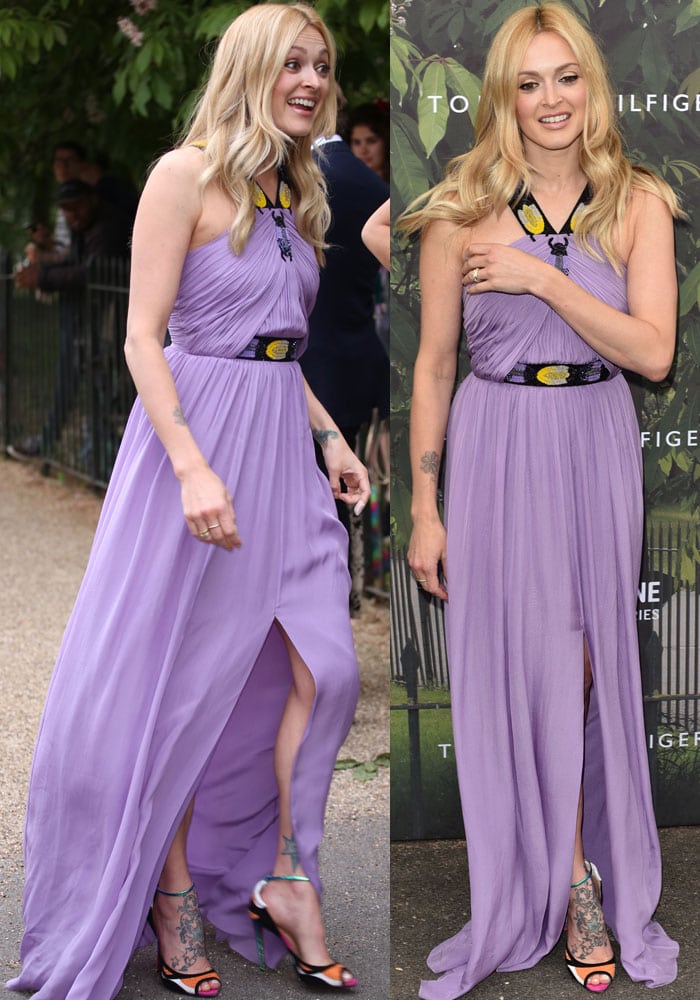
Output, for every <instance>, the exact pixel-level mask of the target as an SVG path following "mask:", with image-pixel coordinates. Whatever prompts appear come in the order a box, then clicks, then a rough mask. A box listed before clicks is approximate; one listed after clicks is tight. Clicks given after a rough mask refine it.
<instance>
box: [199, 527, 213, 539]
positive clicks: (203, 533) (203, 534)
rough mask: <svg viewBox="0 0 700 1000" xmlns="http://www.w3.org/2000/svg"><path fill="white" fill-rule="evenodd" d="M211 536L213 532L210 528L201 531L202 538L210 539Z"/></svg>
mask: <svg viewBox="0 0 700 1000" xmlns="http://www.w3.org/2000/svg"><path fill="white" fill-rule="evenodd" d="M209 535H211V531H210V530H209V528H207V529H206V531H200V533H199V537H200V538H208V537H209Z"/></svg>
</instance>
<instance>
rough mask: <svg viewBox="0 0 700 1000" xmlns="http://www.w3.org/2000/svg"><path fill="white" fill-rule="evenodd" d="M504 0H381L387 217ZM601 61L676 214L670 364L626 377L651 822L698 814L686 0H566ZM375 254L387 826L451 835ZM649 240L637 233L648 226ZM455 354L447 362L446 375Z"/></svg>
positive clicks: (464, 128)
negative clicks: (676, 294) (634, 454)
mask: <svg viewBox="0 0 700 1000" xmlns="http://www.w3.org/2000/svg"><path fill="white" fill-rule="evenodd" d="M522 6H523V3H522V2H521V0H500V2H498V3H496V2H494V0H471V2H470V3H468V4H466V3H464V2H463V0H403V2H396V3H395V2H392V4H391V8H392V34H391V83H392V139H391V142H392V146H391V161H392V212H393V214H394V216H396V215H398V214H399V213H400V212H401V211H402V210H403V209H404V208H405V207H406V205H407V204H408V203H409V202H410V201H411V200H412V199H413V198H415V197H417V196H418V195H419V194H421V193H422V192H424V191H425V190H427V189H428V188H429V187H431V186H432V185H433V184H435V183H436V182H437V181H438V180H439V179H440V178H441V177H442V176H443V172H444V167H445V164H446V163H447V161H448V160H449V159H450V158H451V157H452V156H456V155H458V154H459V153H462V152H464V151H465V150H466V149H468V148H469V147H470V145H471V143H472V140H473V122H474V118H475V115H476V109H477V106H478V101H479V92H480V85H481V84H480V74H481V72H482V71H483V62H484V56H485V53H486V51H487V49H488V46H489V43H490V40H491V38H492V37H493V35H494V33H495V32H496V31H497V29H498V28H499V26H500V25H501V24H502V22H503V21H504V19H505V18H506V17H507V16H508V15H509V14H511V13H512V12H513V11H514V10H518V9H520V8H521V7H522ZM570 6H571V7H572V8H573V9H574V10H575V11H576V12H577V13H578V14H579V16H580V17H581V18H582V19H583V20H584V21H585V22H586V23H587V24H589V26H590V28H591V29H592V31H593V33H594V34H595V35H596V37H597V38H598V40H599V42H600V44H601V47H602V49H603V51H604V53H605V55H606V58H607V60H608V62H609V66H610V75H611V79H612V81H613V86H614V89H615V93H616V101H617V109H618V113H619V119H620V125H621V129H622V132H623V136H624V140H625V145H626V149H627V152H628V155H629V156H630V157H631V159H632V160H633V161H634V162H636V163H640V164H643V165H645V166H647V167H649V168H651V169H653V170H655V171H656V172H657V173H659V174H660V175H661V176H663V177H664V178H665V179H666V180H667V181H668V182H669V183H670V184H671V185H672V186H673V187H674V188H675V189H676V191H677V192H678V194H679V196H680V198H681V201H682V203H683V205H684V207H685V209H686V211H687V212H688V214H689V222H688V223H687V224H679V225H677V226H676V253H677V261H678V279H679V286H680V305H679V328H678V329H679V333H678V349H677V354H676V360H675V363H674V366H673V369H672V372H671V374H670V376H669V378H668V380H667V381H666V382H665V383H663V384H662V385H660V386H656V385H651V384H650V383H645V382H644V381H643V380H641V379H630V384H631V386H632V392H633V396H634V400H635V405H636V408H637V412H638V415H639V421H640V428H641V432H640V433H641V447H642V450H643V455H644V470H645V491H646V515H647V516H646V545H645V552H644V564H643V567H642V576H641V580H640V586H639V600H638V625H639V637H640V650H641V663H640V669H641V671H642V676H643V682H644V691H645V714H646V723H647V747H648V752H649V759H650V764H651V772H652V782H653V789H654V800H655V806H656V814H657V819H658V822H659V824H661V825H663V824H681V823H697V822H700V797H698V795H697V787H698V783H699V782H700V663H699V658H698V644H697V634H698V612H699V599H698V594H699V589H698V582H699V577H700V570H699V564H700V545H699V543H700V530H699V529H700V447H699V442H698V424H699V410H700V397H699V394H698V372H699V366H700V337H699V336H698V334H699V333H700V310H699V294H700V263H698V246H699V245H700V236H699V235H698V232H697V224H696V217H697V208H698V201H699V198H698V192H699V190H700V183H699V181H700V172H699V170H698V155H697V153H698V148H699V143H698V131H699V130H698V120H699V118H700V114H699V112H700V68H699V66H700V13H699V12H698V6H697V2H695V0H655V2H654V3H653V4H652V3H649V2H647V0H614V2H613V0H608V2H605V0H571V3H570ZM393 239H394V242H393V246H392V253H393V259H392V269H391V278H392V302H391V353H392V439H393V440H392V465H393V471H392V494H391V503H392V522H393V523H392V528H393V534H392V616H393V620H392V664H391V669H392V834H393V836H394V837H395V838H398V839H404V838H415V837H440V836H458V835H460V834H461V832H462V827H461V818H460V811H459V806H458V798H457V784H456V776H455V769H454V758H453V754H452V734H451V723H450V711H449V680H448V673H447V664H446V659H445V651H444V637H443V634H442V614H441V609H440V608H438V607H435V606H433V605H432V604H431V602H428V601H426V600H425V598H424V597H423V596H422V595H421V594H419V593H417V592H416V588H415V585H414V583H413V581H412V578H411V576H410V574H409V573H407V572H406V567H405V558H404V553H405V546H406V544H407V541H408V535H409V532H410V520H409V516H408V503H409V490H410V469H409V462H408V410H409V405H410V391H411V388H410V387H411V379H412V367H413V361H414V358H415V354H416V350H417V345H418V315H419V294H418V284H417V253H416V251H415V247H411V246H409V247H408V248H407V247H406V246H405V245H404V244H403V243H402V242H401V241H400V240H399V239H398V237H396V236H394V238H393ZM648 239H649V240H650V241H652V240H653V239H654V234H653V233H649V234H648ZM467 371H468V358H467V356H466V354H465V353H464V351H462V352H461V354H460V377H463V376H464V374H465V373H466V372H467Z"/></svg>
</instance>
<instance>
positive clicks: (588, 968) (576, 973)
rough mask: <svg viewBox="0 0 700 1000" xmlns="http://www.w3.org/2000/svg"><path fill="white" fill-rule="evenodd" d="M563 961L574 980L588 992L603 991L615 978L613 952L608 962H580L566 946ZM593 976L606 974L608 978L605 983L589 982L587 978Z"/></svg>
mask: <svg viewBox="0 0 700 1000" xmlns="http://www.w3.org/2000/svg"><path fill="white" fill-rule="evenodd" d="M564 961H565V962H566V967H567V969H568V970H569V972H570V973H571V975H572V976H573V977H574V979H575V980H576V982H577V983H580V984H581V986H583V987H585V989H587V990H588V991H589V992H590V993H604V992H605V991H606V990H607V989H608V987H609V986H610V985H611V984H612V981H613V979H614V978H615V964H616V963H615V955H614V953H613V954H612V955H611V957H610V961H609V962H580V961H579V960H578V959H577V958H574V956H573V955H572V954H571V952H570V951H569V949H568V948H566V950H565V951H564ZM593 976H608V977H609V978H608V981H607V982H605V983H591V982H589V979H592V978H593Z"/></svg>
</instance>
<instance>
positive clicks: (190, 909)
mask: <svg viewBox="0 0 700 1000" xmlns="http://www.w3.org/2000/svg"><path fill="white" fill-rule="evenodd" d="M193 808H194V799H193V800H192V802H190V804H189V806H188V808H187V812H186V813H185V815H184V817H183V820H182V822H181V823H180V826H179V827H178V830H177V833H176V834H175V839H174V840H173V843H172V846H171V848H170V850H169V852H168V856H167V858H166V859H165V864H164V866H163V871H162V873H161V876H160V879H159V880H158V888H159V889H162V890H163V892H182V890H183V889H188V888H189V887H190V886H191V885H192V876H191V875H190V871H189V868H188V867H187V834H188V832H189V829H190V822H191V820H192V810H193ZM153 915H154V920H155V925H156V927H157V929H158V944H159V947H160V951H161V954H162V956H163V960H164V961H165V962H167V964H168V965H169V966H170V967H171V969H174V970H176V971H178V972H187V973H189V974H190V975H192V976H196V975H197V973H199V972H206V971H207V969H210V968H211V963H210V962H209V960H208V958H207V956H206V952H205V950H204V929H203V927H202V918H201V916H200V913H199V905H198V903H197V893H196V891H194V890H193V891H192V892H190V893H188V894H187V895H186V896H165V895H163V894H162V893H160V892H157V893H156V898H155V900H154V902H153ZM218 985H219V983H218V982H217V981H216V980H215V979H208V980H205V981H204V982H203V983H202V985H201V987H200V988H201V989H203V990H205V991H208V990H214V989H216V988H217V987H218Z"/></svg>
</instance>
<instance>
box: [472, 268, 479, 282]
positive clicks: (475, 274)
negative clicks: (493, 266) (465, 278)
mask: <svg viewBox="0 0 700 1000" xmlns="http://www.w3.org/2000/svg"><path fill="white" fill-rule="evenodd" d="M471 277H472V281H473V282H474V283H475V284H476V282H477V281H478V280H479V268H478V267H475V268H474V270H473V271H472V275H471Z"/></svg>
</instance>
